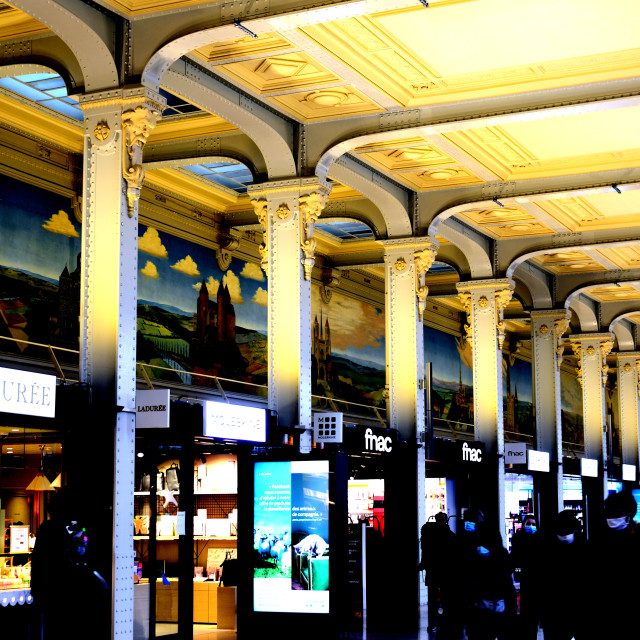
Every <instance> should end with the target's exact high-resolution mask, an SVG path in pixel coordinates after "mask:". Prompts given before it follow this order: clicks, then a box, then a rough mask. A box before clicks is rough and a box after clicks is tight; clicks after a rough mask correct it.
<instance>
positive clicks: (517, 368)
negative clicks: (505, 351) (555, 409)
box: [503, 358, 533, 402]
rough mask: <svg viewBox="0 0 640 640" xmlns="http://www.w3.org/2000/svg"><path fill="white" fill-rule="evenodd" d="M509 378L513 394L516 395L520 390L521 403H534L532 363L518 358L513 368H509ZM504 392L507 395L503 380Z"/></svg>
mask: <svg viewBox="0 0 640 640" xmlns="http://www.w3.org/2000/svg"><path fill="white" fill-rule="evenodd" d="M509 376H510V377H511V393H515V391H516V388H517V389H518V400H520V401H521V402H522V401H524V402H533V392H532V387H533V379H532V377H531V363H530V362H526V361H525V360H521V359H520V358H516V359H515V360H514V362H513V366H512V367H509ZM503 384H504V387H503V392H504V393H505V394H506V383H505V381H504V378H503Z"/></svg>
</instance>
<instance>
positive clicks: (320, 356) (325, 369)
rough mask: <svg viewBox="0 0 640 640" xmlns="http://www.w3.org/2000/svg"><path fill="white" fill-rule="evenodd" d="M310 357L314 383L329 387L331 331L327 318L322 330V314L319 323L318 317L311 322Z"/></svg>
mask: <svg viewBox="0 0 640 640" xmlns="http://www.w3.org/2000/svg"><path fill="white" fill-rule="evenodd" d="M311 357H312V362H313V371H312V376H313V380H314V383H315V384H316V385H323V386H326V387H329V385H330V384H331V382H330V381H331V329H330V328H329V319H328V318H327V320H326V321H325V323H324V329H323V327H322V312H321V313H320V322H318V316H316V317H315V320H314V321H313V329H312V334H311Z"/></svg>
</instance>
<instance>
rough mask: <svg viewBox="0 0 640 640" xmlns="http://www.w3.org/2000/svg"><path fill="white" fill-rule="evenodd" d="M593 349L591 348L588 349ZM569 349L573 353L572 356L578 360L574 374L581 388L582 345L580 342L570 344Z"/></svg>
mask: <svg viewBox="0 0 640 640" xmlns="http://www.w3.org/2000/svg"><path fill="white" fill-rule="evenodd" d="M590 348H591V349H593V347H590ZM571 349H572V351H573V355H574V356H575V357H576V358H577V359H578V366H577V367H576V374H577V377H578V382H579V383H580V387H581V388H583V384H582V344H581V343H580V342H572V343H571Z"/></svg>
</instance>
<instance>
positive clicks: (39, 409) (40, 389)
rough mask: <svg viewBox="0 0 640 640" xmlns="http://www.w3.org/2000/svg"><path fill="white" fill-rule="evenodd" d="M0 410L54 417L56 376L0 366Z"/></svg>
mask: <svg viewBox="0 0 640 640" xmlns="http://www.w3.org/2000/svg"><path fill="white" fill-rule="evenodd" d="M0 411H4V412H6V413H19V414H22V415H25V416H40V417H42V418H54V417H55V415H56V377H55V376H48V375H45V374H43V373H31V372H30V371H17V370H16V369H3V368H0Z"/></svg>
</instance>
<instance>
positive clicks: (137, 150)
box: [94, 106, 160, 218]
mask: <svg viewBox="0 0 640 640" xmlns="http://www.w3.org/2000/svg"><path fill="white" fill-rule="evenodd" d="M159 116H160V112H159V111H158V110H156V109H150V108H149V107H145V106H138V107H136V108H135V109H129V110H128V111H125V112H123V114H122V130H123V132H124V150H123V152H124V159H123V167H122V173H123V177H124V179H125V180H126V181H127V208H128V213H129V217H130V218H131V217H133V215H134V213H135V211H136V205H137V203H138V200H139V199H140V189H141V188H142V182H143V181H144V169H143V168H142V149H143V148H144V145H145V143H146V141H147V138H148V137H149V134H150V133H151V129H153V128H154V127H155V126H156V123H157V121H158V117H159ZM94 133H95V132H94ZM95 135H97V134H95Z"/></svg>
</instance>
